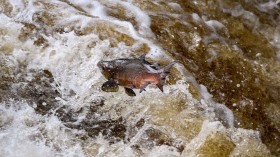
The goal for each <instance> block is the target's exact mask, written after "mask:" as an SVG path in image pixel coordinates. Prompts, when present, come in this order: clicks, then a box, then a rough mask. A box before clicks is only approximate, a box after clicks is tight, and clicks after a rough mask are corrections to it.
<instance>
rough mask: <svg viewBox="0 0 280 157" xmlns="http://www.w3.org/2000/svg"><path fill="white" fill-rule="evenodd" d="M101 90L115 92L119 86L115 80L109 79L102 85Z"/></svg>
mask: <svg viewBox="0 0 280 157" xmlns="http://www.w3.org/2000/svg"><path fill="white" fill-rule="evenodd" d="M101 89H102V90H103V91H105V92H117V91H118V90H119V85H118V83H117V82H116V81H115V80H113V79H110V80H108V81H107V82H105V83H104V84H103V85H102V87H101Z"/></svg>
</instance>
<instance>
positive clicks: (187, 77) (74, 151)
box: [0, 0, 257, 156]
mask: <svg viewBox="0 0 280 157" xmlns="http://www.w3.org/2000/svg"><path fill="white" fill-rule="evenodd" d="M11 2H13V6H14V11H13V12H14V14H16V15H17V16H14V17H16V18H17V20H21V21H30V20H32V19H31V17H32V14H34V12H36V11H38V10H40V9H41V8H40V7H38V6H33V4H32V3H31V2H32V1H30V2H29V3H28V5H27V6H26V7H27V8H25V7H24V5H23V3H21V1H11ZM51 2H52V3H57V5H58V8H59V7H62V8H64V9H63V10H66V9H69V10H68V12H71V13H69V15H68V14H67V11H62V12H63V14H62V15H63V16H62V19H63V18H64V16H65V17H67V18H65V19H63V20H60V21H59V22H61V23H59V24H61V25H67V24H68V23H71V22H75V23H74V25H75V26H81V28H84V27H87V26H88V24H90V23H94V22H96V21H98V20H100V21H102V22H105V23H106V24H108V25H112V26H114V29H116V30H117V31H120V32H123V33H125V34H128V35H129V36H131V37H132V38H134V39H135V40H137V41H136V43H135V44H134V45H133V46H132V47H130V46H126V45H125V44H121V43H120V44H118V45H117V46H116V47H111V46H110V42H109V40H100V39H99V37H98V34H94V33H90V34H86V35H82V36H77V35H76V34H75V32H74V31H70V32H65V33H63V34H50V35H49V36H44V37H45V39H46V40H47V42H48V46H47V47H44V48H42V47H37V46H34V45H33V44H32V43H33V39H29V40H27V41H19V40H18V39H17V36H18V35H19V33H20V29H21V27H22V25H21V24H18V23H17V22H14V19H13V18H9V17H6V16H5V15H3V14H0V18H1V20H0V23H1V25H0V27H1V28H2V27H6V28H5V29H6V30H7V37H6V39H0V40H1V42H0V43H2V41H5V42H10V43H14V50H13V51H12V52H11V53H12V54H11V55H10V56H9V57H10V58H11V60H13V61H14V63H11V64H13V65H14V66H17V64H19V62H23V63H26V64H27V69H35V70H36V69H46V70H48V71H50V72H51V73H52V74H53V77H54V81H55V83H56V85H55V86H54V88H56V89H57V90H58V91H59V92H60V93H61V97H57V98H56V100H57V101H58V102H59V103H60V105H65V106H67V107H69V108H70V109H73V110H75V111H78V110H79V109H80V108H85V107H88V106H90V105H93V104H92V101H93V100H96V99H97V98H99V97H102V98H104V99H105V100H106V101H105V104H104V106H103V108H102V111H103V112H102V115H99V117H98V118H100V119H101V120H104V119H105V120H106V119H108V117H109V118H111V119H117V118H119V117H123V119H126V120H127V125H129V126H130V127H133V126H135V124H136V123H137V122H138V121H139V120H140V119H142V118H144V119H145V120H146V119H147V121H146V122H145V124H144V126H143V127H142V128H141V130H138V132H137V133H136V135H135V136H132V138H131V139H130V141H126V143H124V142H123V141H120V142H115V143H114V144H109V141H108V140H106V139H105V137H103V136H102V135H99V136H98V137H96V138H92V139H89V140H88V141H86V142H88V143H86V142H85V141H82V140H79V139H78V138H77V137H76V135H77V134H83V131H79V130H75V129H70V128H66V127H65V126H64V125H63V123H62V122H61V121H60V120H59V119H58V117H57V116H56V115H52V114H50V115H46V116H42V115H39V114H37V113H36V112H35V111H34V109H33V108H32V107H30V106H33V105H34V106H36V104H27V103H25V102H14V101H12V100H10V101H9V102H6V103H2V104H0V113H1V115H0V126H1V127H3V128H4V130H1V131H0V145H2V146H3V145H5V148H0V151H1V153H0V154H1V155H3V156H13V155H18V154H21V156H30V153H32V156H91V154H89V155H88V154H85V151H84V149H85V147H87V144H89V145H90V144H92V145H94V146H95V147H96V148H97V149H96V152H95V153H96V154H94V155H96V156H137V155H139V154H137V153H136V151H135V150H133V149H132V148H131V146H133V145H134V144H138V143H137V142H139V139H140V138H141V137H142V136H143V134H144V133H145V130H147V129H148V128H150V127H154V128H157V129H160V130H162V131H166V132H168V131H169V132H171V133H170V134H171V135H172V138H173V137H174V138H177V137H176V135H175V133H174V132H172V131H173V130H172V129H174V128H171V129H170V128H168V127H165V126H161V127H159V126H156V125H155V124H151V123H150V121H151V120H150V119H149V118H150V117H149V116H150V115H148V113H147V112H148V111H149V109H150V107H151V105H163V101H164V100H166V98H167V97H168V95H169V94H174V95H176V94H181V95H182V96H183V97H185V99H183V100H186V102H184V103H183V107H184V109H183V110H184V112H192V113H193V112H195V113H196V116H199V117H200V116H201V117H204V116H205V117H207V119H208V120H206V121H205V122H204V123H203V126H202V129H201V131H200V133H199V135H198V136H196V137H195V138H194V139H193V140H192V141H191V142H190V143H189V144H187V146H186V148H187V149H190V148H193V147H194V146H193V145H195V144H197V143H199V144H201V143H202V142H203V140H204V139H205V138H206V136H207V135H208V134H209V133H210V131H211V130H212V131H213V130H219V131H222V132H226V131H227V130H226V129H228V128H224V127H223V125H222V124H221V122H219V120H220V121H224V123H225V124H226V125H227V126H229V128H232V127H233V120H234V117H233V114H232V112H231V111H230V110H229V109H228V108H227V107H226V106H225V105H223V104H219V103H216V102H215V101H214V100H213V99H212V97H213V96H212V95H211V94H210V93H209V92H208V91H207V88H206V87H205V86H204V85H199V84H198V83H197V82H196V80H195V78H194V77H193V76H192V75H191V74H190V73H189V72H187V70H186V69H185V68H184V67H183V66H182V65H180V64H176V65H175V67H176V69H177V70H179V72H180V76H181V77H182V80H179V81H177V82H176V84H174V85H168V86H164V93H162V92H160V91H159V89H157V88H156V87H155V86H148V87H147V91H146V92H142V93H141V94H140V93H139V90H136V93H137V96H136V97H134V98H131V97H128V96H126V95H125V94H124V89H123V88H121V89H120V91H119V92H116V93H105V92H102V91H101V90H100V87H101V85H102V83H103V82H104V81H106V80H105V78H104V77H103V76H102V74H101V73H100V71H99V69H98V67H97V66H96V64H97V63H98V61H100V60H102V59H104V60H111V59H116V58H120V57H127V56H131V55H133V53H134V52H133V51H132V49H133V48H134V47H136V46H139V45H141V44H143V43H146V44H148V46H149V47H150V51H149V53H148V54H147V57H150V58H152V59H153V60H161V61H163V60H164V61H166V60H167V61H172V58H171V57H170V56H169V55H168V54H167V53H166V52H165V51H164V50H163V49H162V48H161V47H160V46H158V45H156V44H155V43H154V42H153V39H150V37H151V36H149V35H148V34H150V32H149V30H148V29H149V26H150V19H149V17H148V15H147V14H146V13H145V12H144V11H142V10H141V9H140V8H138V7H136V6H135V5H133V3H132V2H131V1H129V2H125V1H117V2H116V1H109V2H110V3H114V4H120V5H122V6H124V7H125V8H126V9H128V11H129V12H132V13H133V15H134V16H136V20H137V22H138V23H139V25H140V26H141V28H140V29H139V30H136V29H135V28H134V27H133V25H132V24H131V23H129V22H127V21H120V20H118V19H115V18H112V17H109V16H108V15H106V12H105V10H106V7H105V5H103V2H102V3H101V2H99V1H91V0H82V1H74V0H71V1H70V2H71V3H73V4H74V5H76V6H79V7H81V8H83V9H84V10H85V11H86V13H88V14H90V15H92V16H93V17H87V16H84V15H80V14H78V12H77V11H73V10H74V9H71V7H70V6H67V4H66V3H62V2H59V1H51ZM106 2H107V1H106ZM170 5H173V6H174V7H178V5H176V4H170ZM33 7H35V8H33ZM17 8H18V10H17ZM21 10H23V12H21V13H20V11H21ZM72 11H73V12H72ZM76 14H77V15H76ZM2 17H3V18H2ZM96 17H97V18H96ZM192 17H193V18H194V20H196V21H197V22H203V19H201V18H200V17H199V16H198V14H195V13H193V14H192ZM206 24H207V25H208V26H209V27H212V28H214V29H221V28H223V26H222V25H221V23H219V22H217V21H214V20H209V21H206ZM147 30H148V31H147ZM146 31H147V32H146ZM97 33H98V32H97ZM145 33H147V34H145ZM201 40H202V39H201V37H200V36H198V34H195V38H194V39H193V44H194V45H195V46H197V45H198V43H199V42H200V41H201ZM90 43H94V45H95V46H94V47H92V48H89V47H88V45H89V44H90ZM215 55H216V54H215V53H213V57H215ZM27 79H28V80H31V79H32V76H27ZM187 82H191V83H192V84H193V85H194V86H195V88H197V89H198V90H200V93H199V94H200V95H201V97H202V99H201V100H199V101H198V100H196V99H194V98H193V96H192V95H191V94H190V92H189V89H188V87H189V85H188V83H187ZM71 93H74V95H73V94H71ZM172 98H173V97H171V96H170V98H169V99H171V100H170V101H172ZM47 105H48V104H47ZM7 106H8V107H7ZM9 106H10V107H9ZM188 107H190V108H191V107H192V110H188V109H189V108H188ZM195 107H198V108H200V107H202V108H203V109H204V110H205V112H203V114H202V113H200V112H199V111H197V110H194V109H193V108H195ZM182 112H183V111H182ZM2 113H3V114H2ZM217 117H218V118H220V119H216V118H217ZM85 118H86V117H85V113H80V114H79V117H78V120H77V121H76V123H75V124H78V123H79V122H81V121H82V120H84V119H85ZM186 120H188V119H186ZM126 133H127V134H129V132H126ZM232 134H235V132H233V133H232ZM256 136H257V135H256ZM201 140H202V141H201ZM196 141H199V142H196ZM140 144H141V143H140ZM89 149H90V148H89ZM142 151H143V154H142V155H145V156H166V155H169V156H179V155H180V154H179V152H177V151H176V150H175V148H174V147H173V146H167V145H161V146H155V147H152V148H151V149H144V148H143V150H142ZM14 152H16V153H14ZM92 156H93V155H92Z"/></svg>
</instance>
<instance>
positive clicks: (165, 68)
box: [161, 61, 178, 80]
mask: <svg viewBox="0 0 280 157" xmlns="http://www.w3.org/2000/svg"><path fill="white" fill-rule="evenodd" d="M177 62H178V61H173V62H172V63H169V64H168V65H166V66H165V67H164V68H163V72H162V73H161V79H162V80H165V78H166V76H167V75H169V74H170V69H171V68H172V67H173V65H174V64H176V63H177Z"/></svg>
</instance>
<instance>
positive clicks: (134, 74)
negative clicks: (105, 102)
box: [97, 55, 176, 96]
mask: <svg viewBox="0 0 280 157" xmlns="http://www.w3.org/2000/svg"><path fill="white" fill-rule="evenodd" d="M175 63H176V61H173V62H172V63H170V64H168V65H166V66H165V67H163V68H162V67H160V65H159V64H157V63H156V64H151V63H149V62H148V61H146V60H145V55H142V56H141V57H139V58H133V59H127V58H121V59H115V60H112V61H99V62H98V63H97V66H98V67H99V68H100V70H101V72H102V74H103V75H104V77H105V78H106V79H108V81H106V82H105V83H104V84H103V85H102V87H101V89H102V90H103V91H106V92H117V91H118V89H119V86H123V87H124V88H125V92H126V93H127V94H128V95H129V96H136V94H135V92H134V91H133V89H134V88H136V89H140V93H141V92H142V91H144V90H145V88H146V87H147V86H148V85H149V84H155V85H157V87H158V88H159V89H160V90H161V91H162V92H163V84H164V82H165V79H166V76H167V75H168V74H169V73H170V69H171V67H172V66H173V65H174V64H175Z"/></svg>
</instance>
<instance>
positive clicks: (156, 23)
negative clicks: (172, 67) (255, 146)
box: [150, 1, 280, 154]
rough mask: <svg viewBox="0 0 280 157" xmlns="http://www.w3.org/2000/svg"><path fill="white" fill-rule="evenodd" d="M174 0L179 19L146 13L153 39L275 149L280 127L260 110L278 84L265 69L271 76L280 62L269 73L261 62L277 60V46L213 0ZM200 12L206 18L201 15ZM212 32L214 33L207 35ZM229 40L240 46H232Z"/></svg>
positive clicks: (238, 122) (272, 98)
mask: <svg viewBox="0 0 280 157" xmlns="http://www.w3.org/2000/svg"><path fill="white" fill-rule="evenodd" d="M178 3H179V4H180V5H181V6H182V8H183V9H184V12H185V13H186V15H185V14H184V17H180V20H178V19H177V18H174V17H171V16H168V15H165V16H162V15H161V14H160V13H158V12H156V11H155V12H153V14H151V16H150V17H151V18H152V24H151V29H152V31H153V32H154V33H155V35H156V37H157V40H158V41H159V42H160V43H161V44H162V46H163V47H164V49H165V50H167V51H168V52H170V53H171V54H172V55H173V56H174V57H175V58H176V59H178V60H179V61H181V63H182V64H184V65H185V68H186V69H188V70H189V71H190V72H191V73H192V74H193V75H194V76H195V78H196V80H197V81H198V82H199V83H201V84H203V85H205V86H206V87H207V89H209V91H210V93H211V94H213V96H214V99H215V100H216V101H218V102H219V103H225V104H226V106H227V107H229V108H230V109H231V110H232V111H233V113H234V115H235V118H236V125H237V126H238V127H242V128H248V129H256V130H259V131H260V132H261V134H262V135H261V137H262V140H263V142H264V143H265V144H266V145H268V147H269V149H271V151H272V152H274V153H276V154H277V153H278V152H277V151H276V150H277V149H276V148H275V147H274V145H280V143H279V140H276V139H279V137H280V132H279V131H278V130H277V129H276V128H277V127H276V125H274V124H277V122H274V120H273V118H269V116H267V115H268V114H270V113H267V112H266V111H265V110H266V106H268V105H269V104H270V103H272V102H275V99H277V98H276V97H275V95H277V93H278V92H277V88H275V87H277V84H276V83H273V85H271V84H272V83H270V82H271V80H279V79H278V78H279V76H278V78H276V77H273V79H270V78H271V77H270V76H268V74H267V72H268V73H269V74H270V75H274V76H276V75H277V74H279V68H278V70H274V71H276V72H273V73H271V72H269V71H266V69H264V68H263V67H262V65H268V66H269V67H270V66H271V67H275V66H277V61H275V57H276V56H275V54H276V53H275V52H276V49H275V48H274V47H273V46H272V45H271V44H270V43H269V41H268V39H267V38H266V37H265V36H263V35H262V34H260V32H255V31H254V30H252V29H250V28H249V27H248V24H246V23H245V22H244V19H242V18H241V17H231V16H230V15H229V14H228V13H226V12H223V10H221V7H219V6H217V3H215V1H201V2H198V3H197V4H194V3H192V2H187V1H184V2H183V1H178ZM210 4H211V5H210ZM193 12H194V14H187V13H193ZM205 14H207V15H208V14H209V17H208V18H209V19H207V18H205V19H203V18H202V17H203V15H205ZM210 19H211V20H217V21H219V22H221V23H222V25H224V26H225V29H224V30H223V31H217V29H216V30H215V32H213V30H211V29H210V28H209V26H208V25H207V24H206V23H205V21H207V20H210ZM166 21H168V22H166ZM181 21H184V22H185V23H183V22H181ZM186 23H187V24H186ZM211 33H215V35H217V36H218V38H211ZM209 36H210V38H209ZM198 39H200V40H198ZM220 39H222V40H220ZM194 41H196V42H194ZM226 45H229V46H226ZM234 45H237V46H238V47H239V48H240V49H239V50H238V49H234V48H233V47H234ZM231 47H232V48H231ZM213 52H216V54H214V53H213ZM213 54H214V55H213ZM182 56H183V57H182ZM271 60H274V61H271ZM255 63H258V64H255ZM276 82H277V81H276ZM271 87H272V89H271ZM277 104H279V102H277Z"/></svg>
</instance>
